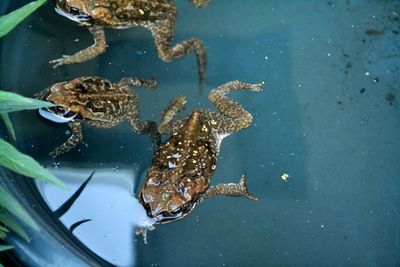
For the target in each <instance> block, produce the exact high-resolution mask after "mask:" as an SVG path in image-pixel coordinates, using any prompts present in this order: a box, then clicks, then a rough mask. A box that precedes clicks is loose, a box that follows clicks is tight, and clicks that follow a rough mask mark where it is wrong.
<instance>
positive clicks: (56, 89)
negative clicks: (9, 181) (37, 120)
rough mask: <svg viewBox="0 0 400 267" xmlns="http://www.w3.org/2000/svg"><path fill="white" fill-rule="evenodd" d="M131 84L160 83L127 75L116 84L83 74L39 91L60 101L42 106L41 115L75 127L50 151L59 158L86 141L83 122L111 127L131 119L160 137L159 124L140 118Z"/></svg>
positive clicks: (136, 126) (133, 124)
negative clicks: (142, 120)
mask: <svg viewBox="0 0 400 267" xmlns="http://www.w3.org/2000/svg"><path fill="white" fill-rule="evenodd" d="M130 84H132V85H135V86H139V87H143V88H148V89H149V88H155V87H156V85H157V83H156V81H154V80H147V81H146V80H142V79H138V78H123V79H122V80H121V81H120V82H118V83H117V84H114V83H112V82H110V81H108V80H106V79H103V78H100V77H81V78H76V79H73V80H71V81H67V82H60V83H56V84H54V85H52V86H51V87H49V88H46V89H44V90H43V91H42V92H40V93H38V94H37V95H36V98H38V99H41V100H44V101H49V102H51V103H53V104H55V105H56V106H55V107H51V108H42V109H40V110H39V113H40V115H42V116H43V117H44V118H46V119H49V120H51V121H53V122H57V123H68V126H69V127H70V128H71V130H72V135H71V137H70V138H69V139H68V140H67V141H66V142H65V143H64V144H62V145H61V146H59V147H57V148H55V149H54V150H53V151H52V152H51V153H50V155H51V156H52V157H53V158H55V157H57V156H58V155H60V154H62V153H65V152H67V151H69V150H70V149H72V148H74V147H75V146H76V145H77V144H78V143H80V142H81V141H82V131H81V123H82V122H86V123H87V124H89V125H91V126H94V127H98V128H111V127H113V126H115V125H117V124H118V123H120V122H122V121H127V122H128V123H129V125H130V126H131V127H132V129H133V131H135V132H136V133H139V134H151V136H152V138H153V141H156V139H157V138H158V137H157V136H158V133H156V132H157V129H156V124H155V122H152V121H144V122H141V121H140V120H139V103H138V98H137V95H136V93H135V91H134V90H133V88H131V87H130V86H129V85H130Z"/></svg>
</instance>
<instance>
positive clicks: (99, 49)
mask: <svg viewBox="0 0 400 267" xmlns="http://www.w3.org/2000/svg"><path fill="white" fill-rule="evenodd" d="M88 29H89V31H90V33H91V34H92V36H93V38H94V44H93V45H92V46H90V47H87V48H85V49H83V50H81V51H79V52H77V53H75V54H73V55H71V56H63V57H62V58H58V59H54V60H51V61H50V62H49V63H50V64H53V63H56V64H55V65H54V66H53V68H57V67H59V66H61V65H65V64H73V63H80V62H84V61H87V60H89V59H92V58H95V57H97V56H98V55H100V54H102V53H104V52H105V51H106V48H107V43H106V37H105V34H104V29H103V27H100V26H93V27H88Z"/></svg>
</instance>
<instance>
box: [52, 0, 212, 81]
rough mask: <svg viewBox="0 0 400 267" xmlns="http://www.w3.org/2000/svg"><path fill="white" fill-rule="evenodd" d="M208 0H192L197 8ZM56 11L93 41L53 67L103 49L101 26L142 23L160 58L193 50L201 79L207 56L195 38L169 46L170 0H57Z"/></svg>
mask: <svg viewBox="0 0 400 267" xmlns="http://www.w3.org/2000/svg"><path fill="white" fill-rule="evenodd" d="M209 1H210V0H191V2H192V3H193V4H194V5H195V6H197V7H205V6H207V4H208V2H209ZM56 11H57V13H59V14H61V15H63V16H65V17H67V18H69V19H71V20H73V21H76V22H78V23H80V24H81V25H85V26H87V27H88V29H89V31H90V32H91V34H92V35H93V37H94V41H95V42H94V44H93V45H92V46H90V47H88V48H86V49H84V50H82V51H80V52H78V53H76V54H74V55H71V56H64V57H62V58H59V59H56V60H52V61H50V63H56V64H55V65H54V67H58V66H61V65H64V64H72V63H79V62H84V61H87V60H89V59H92V58H94V57H96V56H98V55H99V54H101V53H103V52H105V50H106V47H107V44H106V39H105V35H104V27H110V28H114V29H125V28H130V27H135V26H141V27H145V28H147V29H149V30H150V31H151V33H152V34H153V37H154V41H155V45H156V47H157V50H158V55H159V57H160V58H161V59H162V60H164V61H167V62H170V61H172V60H175V59H178V58H182V57H184V56H186V55H188V54H189V53H192V52H194V53H195V54H196V57H197V65H198V72H199V78H200V81H203V80H204V72H205V68H206V64H207V55H206V51H205V49H204V45H203V43H202V42H201V41H200V40H199V39H197V38H192V39H190V40H186V41H183V42H181V43H179V44H176V45H175V46H173V47H171V39H172V35H173V32H174V28H175V22H176V6H175V4H174V3H173V2H172V1H171V0H56Z"/></svg>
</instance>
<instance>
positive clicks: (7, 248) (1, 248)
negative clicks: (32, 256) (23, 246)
mask: <svg viewBox="0 0 400 267" xmlns="http://www.w3.org/2000/svg"><path fill="white" fill-rule="evenodd" d="M13 248H14V247H13V246H7V245H0V252H1V251H5V250H9V249H13Z"/></svg>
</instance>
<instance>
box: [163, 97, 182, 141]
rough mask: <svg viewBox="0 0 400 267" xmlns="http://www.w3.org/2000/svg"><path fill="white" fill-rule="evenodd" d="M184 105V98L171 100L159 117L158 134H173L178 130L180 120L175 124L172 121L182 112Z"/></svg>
mask: <svg viewBox="0 0 400 267" xmlns="http://www.w3.org/2000/svg"><path fill="white" fill-rule="evenodd" d="M185 103H186V98H185V97H184V96H177V97H175V98H174V99H173V100H172V102H171V103H170V104H169V106H168V107H167V108H166V109H165V111H164V113H163V115H162V116H161V122H160V125H159V126H158V131H159V132H160V134H173V133H174V132H176V131H177V130H178V128H179V126H180V125H181V122H182V120H180V121H177V122H173V121H172V120H173V118H174V117H175V115H176V114H177V113H179V112H180V111H182V109H183V107H184V106H185Z"/></svg>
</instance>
